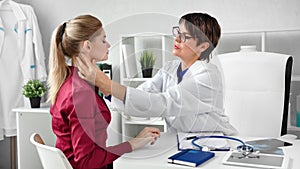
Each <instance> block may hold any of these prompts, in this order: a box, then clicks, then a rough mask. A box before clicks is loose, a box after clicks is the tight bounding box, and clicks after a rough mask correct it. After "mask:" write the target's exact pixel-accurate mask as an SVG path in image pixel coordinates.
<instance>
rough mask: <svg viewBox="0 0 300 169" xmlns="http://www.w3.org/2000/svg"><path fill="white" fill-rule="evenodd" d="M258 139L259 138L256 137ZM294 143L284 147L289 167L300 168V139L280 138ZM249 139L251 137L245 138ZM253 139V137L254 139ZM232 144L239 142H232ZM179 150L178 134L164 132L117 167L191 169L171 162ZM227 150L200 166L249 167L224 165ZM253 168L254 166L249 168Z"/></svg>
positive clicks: (121, 160)
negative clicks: (168, 160)
mask: <svg viewBox="0 0 300 169" xmlns="http://www.w3.org/2000/svg"><path fill="white" fill-rule="evenodd" d="M255 139H258V138H255ZM279 139H281V140H285V141H288V142H291V143H293V147H286V148H283V150H284V153H285V155H287V156H290V158H291V160H290V162H289V167H288V168H289V169H299V168H300V140H292V139H287V138H279ZM243 140H244V141H248V140H251V139H249V138H248V139H243ZM252 140H253V139H252ZM230 144H232V146H236V145H238V143H235V142H231V141H230ZM176 152H178V151H177V141H176V135H175V134H174V133H164V134H163V135H162V136H161V138H160V139H158V141H157V142H156V144H155V145H152V146H151V145H148V146H146V147H145V148H144V149H139V150H136V151H134V152H132V153H127V154H124V155H123V156H122V157H121V158H119V159H117V160H116V161H115V162H114V168H115V169H128V168H130V169H140V168H143V169H153V168H155V169H158V168H164V169H167V168H170V169H179V168H180V169H185V168H186V169H188V168H189V169H191V168H193V167H188V166H182V165H175V164H169V163H168V162H167V159H168V157H169V156H171V155H173V154H175V153H176ZM226 153H227V152H216V154H215V157H214V158H212V159H210V160H209V161H207V162H205V163H203V164H201V165H200V166H198V168H209V169H211V168H215V169H220V168H222V169H238V168H241V169H246V168H248V167H238V166H231V165H223V164H222V160H223V157H224V155H225V154H226ZM249 169H253V168H249Z"/></svg>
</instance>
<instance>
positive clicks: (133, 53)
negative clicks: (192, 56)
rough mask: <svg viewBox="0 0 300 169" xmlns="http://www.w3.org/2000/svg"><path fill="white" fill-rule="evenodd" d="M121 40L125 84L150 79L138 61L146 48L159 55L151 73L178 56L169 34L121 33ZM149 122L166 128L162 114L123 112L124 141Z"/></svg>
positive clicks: (121, 65) (162, 129)
mask: <svg viewBox="0 0 300 169" xmlns="http://www.w3.org/2000/svg"><path fill="white" fill-rule="evenodd" d="M120 41H121V42H120V61H121V62H120V82H121V84H123V85H125V86H131V87H137V86H138V85H140V84H141V83H143V82H144V81H146V80H147V79H148V78H143V77H142V73H141V72H142V69H141V65H140V63H139V58H140V55H141V54H142V53H143V51H145V50H148V51H151V52H152V53H153V54H154V56H155V57H156V62H155V65H154V68H153V72H152V76H154V75H155V74H156V73H157V71H158V70H159V69H160V68H161V67H162V66H163V65H164V63H165V62H167V61H170V60H174V59H177V58H176V57H175V56H173V55H172V50H173V46H174V38H173V37H172V36H170V35H160V34H142V35H128V36H122V37H121V40H120ZM124 48H125V49H124ZM129 71H130V72H129ZM146 126H154V127H158V128H159V129H160V130H161V131H163V132H165V131H166V130H167V127H166V123H165V121H164V119H163V118H161V117H158V118H138V117H129V116H126V115H124V114H123V115H122V141H127V140H129V139H130V138H132V137H134V136H136V135H137V134H138V133H139V132H140V131H141V130H142V129H143V128H144V127H146Z"/></svg>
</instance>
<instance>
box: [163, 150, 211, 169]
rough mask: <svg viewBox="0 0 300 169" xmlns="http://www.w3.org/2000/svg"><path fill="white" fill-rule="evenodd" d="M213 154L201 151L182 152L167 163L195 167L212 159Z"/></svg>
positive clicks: (170, 158)
mask: <svg viewBox="0 0 300 169" xmlns="http://www.w3.org/2000/svg"><path fill="white" fill-rule="evenodd" d="M214 156H215V153H212V152H206V151H201V150H183V151H180V152H179V153H176V154H174V155H172V156H171V157H169V158H168V163H172V164H180V165H187V166H192V167H197V166H198V165H200V164H202V163H204V162H205V161H207V160H209V159H211V158H213V157H214Z"/></svg>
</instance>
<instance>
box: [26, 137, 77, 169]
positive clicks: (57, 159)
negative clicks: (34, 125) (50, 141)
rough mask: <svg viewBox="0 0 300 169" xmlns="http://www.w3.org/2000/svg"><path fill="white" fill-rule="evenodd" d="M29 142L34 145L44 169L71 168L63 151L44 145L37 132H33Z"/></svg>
mask: <svg viewBox="0 0 300 169" xmlns="http://www.w3.org/2000/svg"><path fill="white" fill-rule="evenodd" d="M30 142H31V143H32V144H33V145H34V146H35V147H36V149H37V151H38V154H39V157H40V160H41V163H42V165H43V168H44V169H54V168H59V169H72V166H71V164H70V163H69V161H68V159H67V158H66V156H65V155H64V153H63V152H62V151H61V150H60V149H58V148H55V147H52V146H48V145H45V143H44V141H43V139H42V138H41V136H40V135H39V134H37V133H33V134H32V135H31V137H30Z"/></svg>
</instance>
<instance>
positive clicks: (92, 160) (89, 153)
mask: <svg viewBox="0 0 300 169" xmlns="http://www.w3.org/2000/svg"><path fill="white" fill-rule="evenodd" d="M109 47H110V44H109V43H108V42H107V41H106V35H105V31H104V29H103V28H102V23H101V21H99V20H98V19H97V18H96V17H94V16H91V15H82V16H78V17H76V18H74V19H71V20H69V21H67V22H65V23H63V24H62V25H59V26H58V27H57V29H56V30H55V31H54V33H53V35H52V41H51V48H50V61H49V69H50V70H49V79H48V85H49V88H50V90H49V100H50V101H51V103H52V105H51V108H50V113H51V115H52V129H53V131H54V133H55V134H56V136H57V140H56V147H57V148H59V149H61V150H62V151H63V153H64V154H65V155H66V157H67V158H68V160H69V161H70V163H71V165H72V166H73V168H76V169H77V168H82V169H90V168H93V169H95V168H109V166H111V165H110V164H111V163H112V162H113V161H114V160H115V159H117V158H118V157H119V156H121V155H122V154H124V153H127V152H131V151H132V150H135V149H138V148H141V147H143V146H144V145H146V144H148V143H152V144H153V143H154V142H155V140H156V139H157V137H159V135H160V132H159V130H158V129H157V128H145V129H144V130H142V131H141V133H139V134H138V135H137V136H136V138H133V139H132V140H130V141H128V142H124V143H121V144H119V145H115V146H110V147H107V146H106V139H107V131H106V130H107V127H108V125H109V123H110V121H111V114H110V111H109V109H108V107H107V106H106V104H105V102H104V101H103V99H102V98H101V97H99V96H98V94H97V91H98V90H97V89H96V90H95V87H94V86H91V85H89V84H88V83H87V82H86V81H84V80H82V79H81V78H79V77H78V69H77V68H76V66H75V65H74V63H75V62H74V59H75V57H78V56H79V55H81V54H84V56H83V57H87V58H88V59H90V60H92V59H94V60H96V61H102V60H106V59H107V57H108V48H109ZM66 58H68V60H66ZM68 61H70V64H71V65H72V66H68V64H67V62H68ZM95 91H96V92H95Z"/></svg>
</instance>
